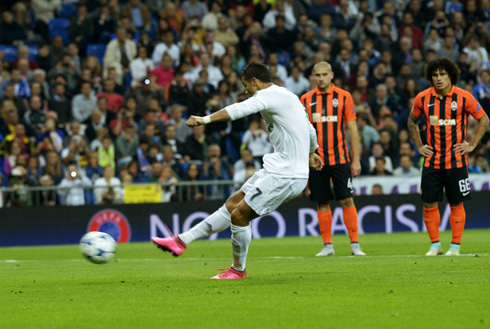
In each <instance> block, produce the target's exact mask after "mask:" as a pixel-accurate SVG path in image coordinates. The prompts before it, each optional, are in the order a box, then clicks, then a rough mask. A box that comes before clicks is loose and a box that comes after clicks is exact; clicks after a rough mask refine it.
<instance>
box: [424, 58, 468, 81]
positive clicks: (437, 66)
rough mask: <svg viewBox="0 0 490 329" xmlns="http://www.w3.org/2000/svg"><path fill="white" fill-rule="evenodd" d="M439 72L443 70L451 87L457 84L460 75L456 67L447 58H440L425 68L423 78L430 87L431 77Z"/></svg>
mask: <svg viewBox="0 0 490 329" xmlns="http://www.w3.org/2000/svg"><path fill="white" fill-rule="evenodd" d="M439 70H444V71H446V72H447V74H448V75H449V78H450V79H451V84H452V85H455V84H457V83H458V80H459V75H460V73H461V71H460V70H459V68H458V66H457V65H456V63H454V62H453V61H452V60H450V59H449V58H447V57H441V58H437V59H434V60H433V61H430V62H429V63H427V65H426V66H425V70H424V76H425V78H426V79H427V81H429V83H430V84H431V85H433V83H432V75H433V74H434V73H435V72H436V71H439Z"/></svg>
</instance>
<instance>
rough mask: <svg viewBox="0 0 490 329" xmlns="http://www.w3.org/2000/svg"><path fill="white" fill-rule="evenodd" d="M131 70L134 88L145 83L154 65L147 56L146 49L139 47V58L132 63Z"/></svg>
mask: <svg viewBox="0 0 490 329" xmlns="http://www.w3.org/2000/svg"><path fill="white" fill-rule="evenodd" d="M130 68H131V77H132V78H133V82H132V85H133V86H136V85H137V84H138V83H141V82H143V80H144V79H145V78H146V77H147V76H148V75H149V74H150V72H151V71H152V70H153V68H154V65H153V61H152V60H151V59H149V58H148V56H147V50H146V47H143V46H139V47H138V57H136V58H135V59H134V60H132V61H131V64H130Z"/></svg>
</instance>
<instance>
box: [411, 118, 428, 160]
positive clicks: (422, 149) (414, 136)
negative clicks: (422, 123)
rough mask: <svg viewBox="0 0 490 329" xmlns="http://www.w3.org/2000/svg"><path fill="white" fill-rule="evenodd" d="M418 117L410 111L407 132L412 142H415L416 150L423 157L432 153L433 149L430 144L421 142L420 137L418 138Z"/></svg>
mask: <svg viewBox="0 0 490 329" xmlns="http://www.w3.org/2000/svg"><path fill="white" fill-rule="evenodd" d="M419 119H420V117H418V116H416V115H415V114H413V113H410V116H409V117H408V132H409V133H410V138H411V140H412V142H414V143H415V146H416V147H417V150H418V151H419V153H420V154H421V155H423V156H424V157H428V156H429V155H433V154H434V151H433V149H432V147H431V146H429V145H427V144H426V145H424V144H422V139H421V138H420V131H419V127H418V126H417V122H418V121H419Z"/></svg>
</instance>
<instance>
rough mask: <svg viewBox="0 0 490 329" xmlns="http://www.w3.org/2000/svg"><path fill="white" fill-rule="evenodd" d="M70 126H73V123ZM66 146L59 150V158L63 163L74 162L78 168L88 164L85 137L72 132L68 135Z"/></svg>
mask: <svg viewBox="0 0 490 329" xmlns="http://www.w3.org/2000/svg"><path fill="white" fill-rule="evenodd" d="M71 126H75V125H74V123H72V124H71ZM68 140H69V142H68V146H67V147H65V148H64V149H63V151H61V159H62V160H63V163H65V165H66V164H69V163H75V164H76V165H77V167H78V168H80V169H83V168H84V167H85V166H86V165H87V164H88V156H89V154H90V149H89V148H88V146H87V140H86V139H85V137H83V136H81V135H78V134H73V135H72V136H70V137H68Z"/></svg>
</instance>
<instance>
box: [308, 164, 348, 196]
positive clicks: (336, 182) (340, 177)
mask: <svg viewBox="0 0 490 329" xmlns="http://www.w3.org/2000/svg"><path fill="white" fill-rule="evenodd" d="M330 178H331V179H332V182H333V188H334V191H335V194H334V193H333V192H332V188H331V186H330ZM308 186H309V188H310V192H311V194H310V199H311V200H313V201H317V202H325V201H330V200H333V199H336V200H344V199H348V198H352V195H353V186H352V174H351V171H350V164H341V165H335V166H325V167H323V169H322V170H320V171H316V170H313V169H311V170H310V177H309V181H308Z"/></svg>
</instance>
